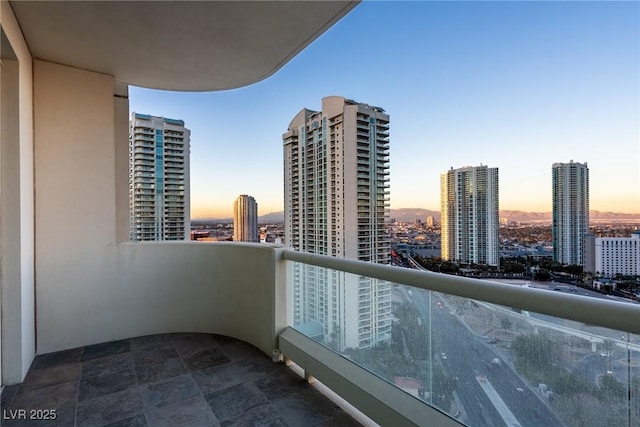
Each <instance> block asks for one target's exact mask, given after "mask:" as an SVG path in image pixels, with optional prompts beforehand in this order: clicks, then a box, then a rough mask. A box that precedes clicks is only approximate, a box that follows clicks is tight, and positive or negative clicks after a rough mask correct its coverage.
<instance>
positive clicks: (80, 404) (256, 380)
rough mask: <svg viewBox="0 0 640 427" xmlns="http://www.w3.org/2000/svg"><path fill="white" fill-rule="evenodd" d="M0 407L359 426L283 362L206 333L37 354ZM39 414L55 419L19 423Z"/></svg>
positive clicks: (73, 416)
mask: <svg viewBox="0 0 640 427" xmlns="http://www.w3.org/2000/svg"><path fill="white" fill-rule="evenodd" d="M0 406H1V408H2V411H0V424H1V425H2V426H3V427H5V426H6V427H15V426H48V427H53V426H77V427H92V426H110V427H116V426H117V427H138V426H154V427H155V426H168V427H177V426H179V427H189V426H193V427H206V426H258V425H259V426H292V427H295V426H304V427H311V426H358V425H360V424H358V422H356V421H355V420H354V419H353V418H351V416H350V415H349V414H347V413H346V412H344V411H343V410H342V409H341V408H340V407H338V406H336V405H335V404H334V403H333V402H331V401H330V400H328V399H327V398H326V397H325V396H324V395H322V394H320V393H319V392H318V391H317V390H315V389H314V388H313V387H312V386H311V385H310V384H308V383H307V382H306V381H305V380H304V379H302V378H301V377H300V376H299V375H297V374H295V373H294V372H293V371H291V370H290V369H288V368H287V367H286V366H285V365H284V364H282V363H273V362H272V361H271V359H270V358H268V357H267V356H266V355H265V354H264V353H262V352H260V351H259V350H257V349H256V348H255V347H253V346H251V345H249V344H247V343H245V342H242V341H238V340H235V339H232V338H228V337H224V336H220V335H209V334H166V335H153V336H146V337H139V338H133V339H128V340H122V341H114V342H109V343H104V344H97V345H92V346H87V347H83V348H77V349H72V350H66V351H61V352H57V353H50V354H44V355H41V356H37V357H36V358H35V360H34V361H33V364H32V365H31V369H30V370H29V373H28V374H27V376H26V378H25V380H24V382H23V383H22V384H17V385H13V386H7V387H5V389H4V391H3V393H2V401H1V405H0ZM20 410H26V413H25V412H21V411H20ZM38 410H40V411H38ZM47 415H48V416H49V418H51V417H52V416H55V419H49V420H46V421H36V420H29V419H24V417H25V416H26V417H27V418H30V417H31V416H34V417H46V416H47ZM20 418H22V419H20Z"/></svg>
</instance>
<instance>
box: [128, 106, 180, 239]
mask: <svg viewBox="0 0 640 427" xmlns="http://www.w3.org/2000/svg"><path fill="white" fill-rule="evenodd" d="M189 137H190V131H189V129H187V128H185V127H184V122H183V121H182V120H174V119H168V118H165V117H155V116H149V115H146V114H138V113H133V114H131V121H130V122H129V209H130V217H129V219H130V230H131V232H130V236H131V240H134V241H139V240H189V233H190V231H191V230H190V228H191V220H190V210H189V209H190V206H189Z"/></svg>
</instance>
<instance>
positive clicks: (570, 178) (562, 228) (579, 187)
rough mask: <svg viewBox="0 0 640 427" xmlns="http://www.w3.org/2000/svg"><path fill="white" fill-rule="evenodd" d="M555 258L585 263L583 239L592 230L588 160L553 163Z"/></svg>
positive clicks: (563, 262) (571, 263)
mask: <svg viewBox="0 0 640 427" xmlns="http://www.w3.org/2000/svg"><path fill="white" fill-rule="evenodd" d="M552 181H553V196H552V197H553V228H552V234H553V260H554V261H556V262H559V263H561V264H566V265H583V264H584V239H585V235H586V234H587V233H588V232H589V168H588V167H587V164H586V163H574V162H573V161H571V162H569V163H554V164H553V167H552Z"/></svg>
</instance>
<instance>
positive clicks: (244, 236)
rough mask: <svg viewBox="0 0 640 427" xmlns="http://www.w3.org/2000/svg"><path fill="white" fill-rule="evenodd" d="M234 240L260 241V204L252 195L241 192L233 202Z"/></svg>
mask: <svg viewBox="0 0 640 427" xmlns="http://www.w3.org/2000/svg"><path fill="white" fill-rule="evenodd" d="M233 241H234V242H259V241H260V240H259V239H258V204H257V203H256V199H254V198H253V197H252V196H248V195H246V194H241V195H240V196H238V198H237V199H236V201H235V202H233Z"/></svg>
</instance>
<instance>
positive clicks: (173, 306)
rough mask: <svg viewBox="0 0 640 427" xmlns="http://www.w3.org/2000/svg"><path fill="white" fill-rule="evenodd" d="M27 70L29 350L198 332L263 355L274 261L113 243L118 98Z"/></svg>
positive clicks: (92, 80)
mask: <svg viewBox="0 0 640 427" xmlns="http://www.w3.org/2000/svg"><path fill="white" fill-rule="evenodd" d="M34 72H35V75H34V78H35V80H34V81H35V83H34V108H35V128H36V139H35V153H36V157H35V159H36V164H35V166H36V196H35V198H36V278H37V282H36V283H37V284H36V298H37V343H38V346H37V352H38V353H39V354H42V353H48V352H52V351H57V350H62V349H66V348H73V347H77V346H83V345H88V344H94V343H99V342H105V341H111V340H116V339H121V338H128V337H134V336H140V335H147V334H154V333H164V332H187V331H190V332H194V331H200V332H212V333H220V334H224V335H229V336H233V337H236V338H239V339H242V340H245V341H247V342H250V343H252V344H254V345H256V346H258V347H259V348H261V349H262V350H263V351H265V352H267V353H270V352H271V350H272V349H274V348H275V345H276V338H275V337H276V335H275V326H274V325H275V324H276V322H280V323H284V322H286V320H282V316H281V317H280V320H277V319H276V313H275V307H276V302H275V295H276V294H275V292H276V291H275V283H276V276H278V277H283V278H284V275H282V274H281V273H279V272H278V273H277V272H276V269H277V268H279V267H278V266H279V265H280V264H279V263H277V262H276V259H277V257H278V255H277V254H278V251H277V250H276V249H274V248H272V247H269V246H266V245H250V244H224V243H218V244H215V243H203V242H175V243H174V242H161V243H118V242H119V241H121V230H122V228H121V227H122V222H123V220H122V218H123V215H122V211H121V210H122V209H123V208H124V209H126V206H124V205H123V203H122V200H123V194H122V191H126V189H123V185H122V181H121V176H120V174H121V173H122V169H123V168H122V158H121V157H122V156H123V155H126V152H125V151H124V150H123V145H122V141H121V138H123V135H122V134H123V133H122V130H121V129H122V126H121V123H120V122H119V121H121V120H127V117H126V116H125V115H123V114H119V113H121V110H122V109H123V101H122V99H123V98H121V97H115V98H114V81H113V79H112V78H111V77H110V76H107V75H102V74H97V73H92V72H88V71H83V70H78V69H74V68H69V67H65V66H61V65H57V64H52V63H48V62H44V61H34ZM116 88H117V85H116ZM114 112H115V113H114ZM114 114H115V115H114ZM120 116H122V117H120ZM116 135H117V137H116ZM283 283H284V282H283ZM284 294H285V293H283V292H282V291H280V292H279V295H284ZM283 306H286V304H284V303H283V302H280V303H279V307H283ZM284 318H285V319H286V317H284ZM283 326H284V325H283Z"/></svg>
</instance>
